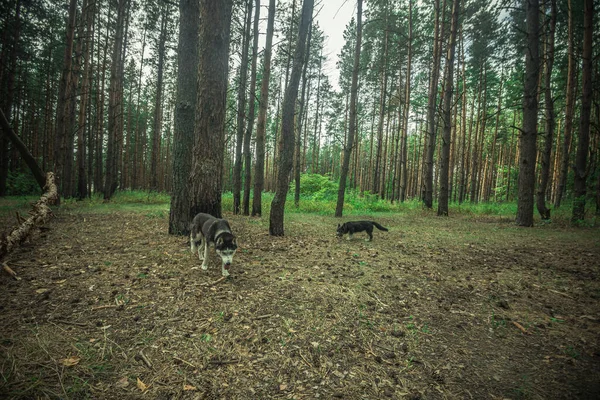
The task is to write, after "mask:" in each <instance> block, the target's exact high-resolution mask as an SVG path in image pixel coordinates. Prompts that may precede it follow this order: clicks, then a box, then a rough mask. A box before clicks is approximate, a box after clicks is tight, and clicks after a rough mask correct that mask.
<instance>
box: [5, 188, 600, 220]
mask: <svg viewBox="0 0 600 400" xmlns="http://www.w3.org/2000/svg"><path fill="white" fill-rule="evenodd" d="M307 187H309V188H311V189H310V190H303V191H302V192H301V195H300V201H299V203H298V205H296V204H295V201H294V192H293V190H290V191H289V193H288V196H287V199H286V205H285V212H286V215H288V216H289V217H292V216H294V215H298V216H301V215H302V214H314V215H319V216H333V215H334V214H335V209H336V204H337V191H335V190H333V188H332V187H331V185H329V184H327V183H323V181H320V182H316V183H315V182H312V183H311V182H308V183H307ZM273 197H274V193H272V192H266V193H263V195H262V215H263V217H268V215H269V213H270V209H271V202H272V201H273ZM250 198H251V199H252V195H251V196H250ZM37 199H38V197H35V196H9V197H5V198H2V199H0V217H5V218H6V217H7V216H9V215H10V214H14V213H15V212H17V211H18V212H19V213H20V214H21V215H25V213H26V212H27V211H28V210H29V209H30V208H31V204H33V203H34V202H35V201H36V200H37ZM221 205H222V209H223V212H225V213H231V212H233V195H232V193H231V192H225V193H223V196H222V199H221ZM437 206H438V205H437V203H434V205H433V207H432V209H431V210H428V209H426V208H425V207H424V206H423V203H422V202H421V201H419V200H409V201H405V202H402V203H399V202H390V201H389V200H387V199H383V200H382V199H380V198H379V197H378V196H376V195H373V194H370V193H369V192H364V193H358V192H356V191H352V190H349V191H348V192H347V193H346V196H345V201H344V211H343V215H344V217H356V218H359V217H368V216H377V215H385V214H405V215H407V216H414V217H416V218H420V217H426V216H435V215H437ZM169 207H170V196H169V195H168V194H166V193H160V192H153V191H117V192H116V193H115V194H114V196H113V197H112V199H111V200H110V201H105V200H104V199H103V196H102V194H95V195H93V196H91V197H90V198H87V199H85V200H76V199H62V201H61V207H60V208H61V210H63V211H67V212H73V213H118V212H137V213H142V214H145V215H147V216H148V217H150V218H163V217H168V215H169ZM571 211H572V209H571V205H570V204H568V203H565V204H563V206H562V207H561V208H560V209H558V210H552V219H551V220H549V221H542V220H541V219H540V218H539V215H538V214H537V211H536V212H535V214H534V218H535V221H534V224H535V225H536V226H566V225H570V218H571ZM516 213H517V204H516V203H483V202H481V203H469V202H465V203H462V204H458V203H450V205H449V215H450V217H461V218H466V219H467V220H468V219H471V218H473V219H479V218H486V217H489V218H493V217H497V218H499V219H501V220H504V221H505V222H509V221H514V219H515V216H516ZM592 213H593V210H592V209H589V211H588V214H589V218H586V220H585V221H584V222H583V223H581V224H579V225H580V226H583V227H593V226H596V222H597V218H595V217H594V216H593V215H592Z"/></svg>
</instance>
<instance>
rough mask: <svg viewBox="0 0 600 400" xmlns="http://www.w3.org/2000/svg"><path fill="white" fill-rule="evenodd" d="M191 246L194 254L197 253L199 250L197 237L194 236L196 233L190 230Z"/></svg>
mask: <svg viewBox="0 0 600 400" xmlns="http://www.w3.org/2000/svg"><path fill="white" fill-rule="evenodd" d="M190 248H191V250H192V254H195V253H196V251H198V246H196V239H195V238H194V234H193V233H192V232H190Z"/></svg>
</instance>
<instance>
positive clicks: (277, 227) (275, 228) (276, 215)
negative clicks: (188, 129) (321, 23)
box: [269, 0, 314, 236]
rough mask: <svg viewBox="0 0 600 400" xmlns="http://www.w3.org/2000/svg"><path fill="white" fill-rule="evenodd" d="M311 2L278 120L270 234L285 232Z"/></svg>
mask: <svg viewBox="0 0 600 400" xmlns="http://www.w3.org/2000/svg"><path fill="white" fill-rule="evenodd" d="M313 6H314V0H304V3H303V4H302V16H301V20H300V27H299V29H298V42H297V43H296V49H295V51H294V62H293V66H292V73H291V77H290V82H289V85H288V86H287V87H286V90H285V97H284V100H283V109H282V123H281V136H282V151H281V153H280V155H279V162H278V163H279V168H278V173H277V186H276V190H275V197H274V198H273V201H272V203H271V213H270V218H269V234H270V235H272V236H283V234H284V229H283V214H284V211H285V200H286V195H287V192H288V190H289V183H290V172H291V170H292V166H293V165H292V163H293V156H294V110H295V106H296V99H297V98H298V86H299V85H300V74H301V73H302V64H303V62H304V51H305V48H306V36H307V34H308V26H309V24H310V23H311V20H312V11H313Z"/></svg>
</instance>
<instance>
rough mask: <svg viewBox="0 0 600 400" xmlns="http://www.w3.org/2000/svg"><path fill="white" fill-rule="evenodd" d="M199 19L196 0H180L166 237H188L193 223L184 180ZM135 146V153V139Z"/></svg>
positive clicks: (189, 155) (189, 163)
mask: <svg viewBox="0 0 600 400" xmlns="http://www.w3.org/2000/svg"><path fill="white" fill-rule="evenodd" d="M199 19H200V5H199V3H198V1H197V0H179V44H178V51H177V64H178V70H177V98H176V100H175V129H174V131H173V182H172V185H173V186H172V190H171V209H170V213H169V233H170V234H172V235H187V234H188V233H189V223H190V221H191V220H192V218H191V216H190V214H189V212H190V207H189V204H190V192H189V188H188V185H187V180H188V176H189V173H190V169H191V167H192V153H191V152H190V151H189V150H190V149H191V148H193V146H194V112H195V111H196V96H197V89H196V78H197V76H198V69H197V65H198V29H199V24H198V21H199ZM138 102H139V100H138ZM136 132H137V128H136ZM135 146H136V149H137V148H138V143H137V138H136V143H135ZM133 168H134V171H135V170H136V169H137V165H134V167H133Z"/></svg>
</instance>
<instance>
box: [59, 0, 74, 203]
mask: <svg viewBox="0 0 600 400" xmlns="http://www.w3.org/2000/svg"><path fill="white" fill-rule="evenodd" d="M76 10H77V1H76V0H70V2H69V17H68V21H67V29H66V35H65V36H66V38H65V55H64V64H63V70H62V75H61V78H60V84H59V88H58V104H57V106H56V131H55V136H54V138H55V142H54V174H55V181H56V186H57V187H58V190H59V193H63V186H64V185H63V175H64V166H65V153H66V140H67V136H68V135H69V134H68V133H69V132H71V130H72V128H73V127H72V126H69V125H68V123H69V115H70V110H69V106H70V105H71V102H70V97H71V96H72V95H73V93H70V92H69V91H70V90H71V88H72V86H71V84H70V83H71V79H73V77H72V69H71V65H72V60H73V41H74V36H75V15H76Z"/></svg>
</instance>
